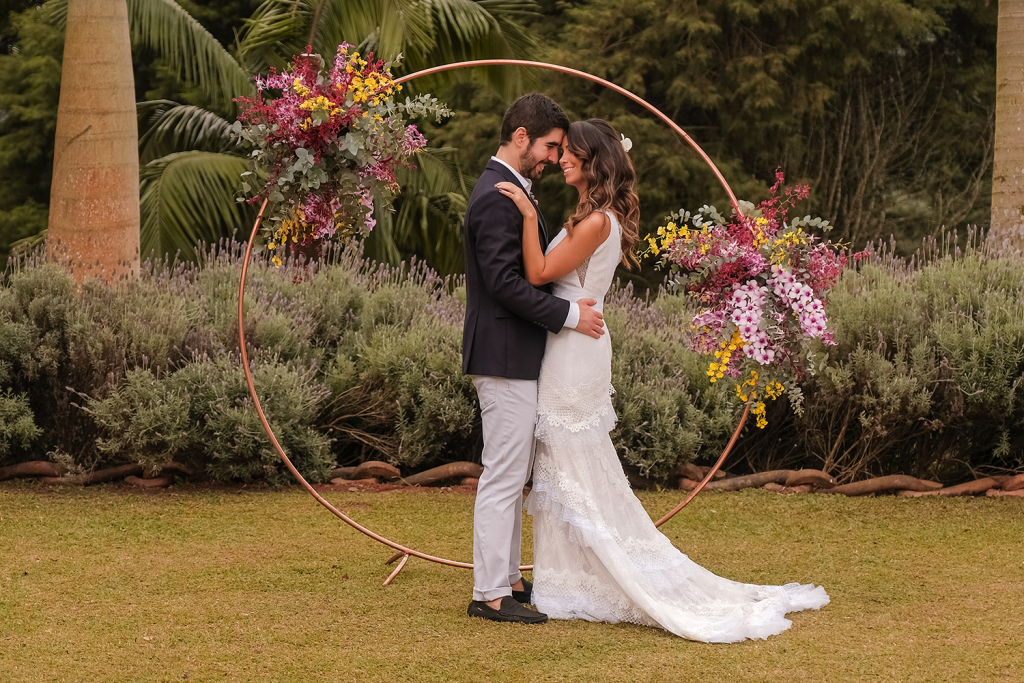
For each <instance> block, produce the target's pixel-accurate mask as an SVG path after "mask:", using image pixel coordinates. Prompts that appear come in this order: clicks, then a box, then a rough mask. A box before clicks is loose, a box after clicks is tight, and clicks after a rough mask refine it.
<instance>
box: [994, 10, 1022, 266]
mask: <svg viewBox="0 0 1024 683" xmlns="http://www.w3.org/2000/svg"><path fill="white" fill-rule="evenodd" d="M995 148H996V149H995V159H994V161H993V167H992V229H991V232H990V233H989V244H990V246H991V247H992V248H993V250H994V251H995V252H996V253H1001V254H1012V253H1017V254H1021V253H1024V0H999V32H998V35H997V38H996V134H995Z"/></svg>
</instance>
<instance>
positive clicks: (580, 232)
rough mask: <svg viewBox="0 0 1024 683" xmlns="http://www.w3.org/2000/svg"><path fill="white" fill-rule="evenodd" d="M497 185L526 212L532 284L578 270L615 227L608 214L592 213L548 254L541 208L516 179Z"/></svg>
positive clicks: (527, 260) (528, 276)
mask: <svg viewBox="0 0 1024 683" xmlns="http://www.w3.org/2000/svg"><path fill="white" fill-rule="evenodd" d="M495 187H497V188H498V190H499V191H501V193H502V194H504V195H505V196H506V197H510V198H511V199H512V200H513V201H514V202H515V203H516V206H517V207H519V211H520V212H521V213H522V214H523V262H524V264H525V266H526V279H527V280H528V281H529V282H530V284H532V285H544V284H547V283H548V282H554V281H555V280H557V279H558V278H560V277H562V276H563V275H566V274H567V273H571V272H572V271H574V270H576V269H577V268H578V267H579V266H580V264H581V263H583V262H584V261H586V260H587V259H588V258H589V257H590V255H591V254H593V253H594V251H595V250H596V249H597V248H598V247H599V246H601V243H602V242H604V241H605V240H606V239H607V238H608V231H609V230H611V222H610V221H609V220H608V216H606V215H605V214H603V213H592V214H591V215H589V216H587V217H586V218H584V219H583V220H582V221H580V222H579V223H578V224H577V225H576V227H575V229H574V230H573V231H572V234H571V235H566V236H565V239H563V240H562V241H561V242H559V243H558V245H556V246H555V248H554V249H552V250H551V253H550V254H548V255H547V256H545V255H544V251H543V250H542V249H541V248H540V238H539V237H538V234H537V232H538V230H539V228H538V227H537V208H536V207H535V206H534V205H533V202H532V201H531V200H530V198H529V196H527V194H526V192H524V191H523V189H522V188H521V187H519V186H518V185H516V184H514V183H498V184H497V185H495Z"/></svg>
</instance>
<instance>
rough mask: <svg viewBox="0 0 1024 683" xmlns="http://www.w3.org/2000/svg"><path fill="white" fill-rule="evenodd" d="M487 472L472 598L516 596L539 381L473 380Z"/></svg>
mask: <svg viewBox="0 0 1024 683" xmlns="http://www.w3.org/2000/svg"><path fill="white" fill-rule="evenodd" d="M473 384H474V386H476V393H477V396H478V397H479V399H480V415H481V418H482V421H483V432H484V452H483V466H484V472H483V474H482V475H481V476H480V483H479V484H478V485H477V492H476V508H475V509H474V511H473V599H474V600H483V601H491V600H496V599H498V598H500V597H503V596H506V595H512V587H511V586H512V584H513V583H515V582H516V581H518V580H519V579H520V578H522V574H520V573H519V564H520V560H521V552H522V529H523V487H524V486H526V482H527V481H529V479H530V471H531V470H532V469H533V454H534V440H533V431H534V424H535V421H536V418H537V381H536V380H525V379H508V378H505V377H481V376H474V377H473Z"/></svg>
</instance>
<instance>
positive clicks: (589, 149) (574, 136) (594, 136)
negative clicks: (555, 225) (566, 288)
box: [565, 119, 640, 269]
mask: <svg viewBox="0 0 1024 683" xmlns="http://www.w3.org/2000/svg"><path fill="white" fill-rule="evenodd" d="M566 146H567V147H568V149H569V151H570V152H572V153H573V154H574V155H576V157H578V158H579V160H580V163H581V167H580V171H581V172H582V173H583V177H584V178H586V180H587V191H586V192H584V193H583V194H581V195H580V201H579V204H577V205H576V213H574V214H573V215H571V216H569V220H568V221H566V223H565V231H566V232H568V233H570V234H571V233H572V231H573V228H575V227H576V226H577V225H578V224H579V223H580V222H581V221H582V220H584V219H585V218H586V217H587V216H589V215H590V214H592V213H594V212H595V211H601V212H604V211H607V210H609V209H611V210H612V211H613V212H614V213H615V216H616V217H617V218H618V219H619V224H620V225H621V226H622V235H621V239H620V243H621V246H622V257H621V258H622V263H623V264H625V265H626V267H627V268H630V269H632V267H633V266H639V265H640V261H639V260H638V259H637V257H636V254H635V253H634V251H633V248H634V246H635V245H636V241H637V239H638V238H639V236H640V198H639V197H637V196H636V190H635V188H636V170H634V168H633V162H632V161H630V159H629V155H628V154H626V150H625V149H623V148H622V143H621V140H620V138H619V134H618V133H617V132H615V129H614V128H612V127H611V125H610V124H609V123H608V122H607V121H604V120H602V119H587V120H586V121H576V122H575V123H573V124H570V126H569V133H568V137H567V144H566Z"/></svg>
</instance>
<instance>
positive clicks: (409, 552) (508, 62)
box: [238, 59, 750, 585]
mask: <svg viewBox="0 0 1024 683" xmlns="http://www.w3.org/2000/svg"><path fill="white" fill-rule="evenodd" d="M477 66H529V67H537V68H541V69H548V70H551V71H558V72H561V73H564V74H569V75H571V76H578V77H580V78H583V79H586V80H589V81H593V82H594V83H599V84H601V85H603V86H604V87H606V88H609V89H611V90H614V91H615V92H617V93H619V94H620V95H623V96H624V97H627V98H629V99H630V100H632V101H634V102H636V103H637V104H639V105H641V106H642V107H644V108H645V109H647V110H648V111H650V112H651V113H652V114H654V115H655V116H657V117H658V118H659V119H661V120H662V121H663V122H664V123H665V124H666V125H668V127H669V128H671V129H672V130H674V131H675V132H676V133H677V134H678V135H679V136H680V137H681V138H683V140H685V141H686V142H687V144H689V145H690V147H692V148H693V149H694V150H695V151H696V152H697V154H699V155H700V157H701V159H703V160H704V162H705V163H706V164H707V165H708V167H710V168H711V170H712V171H713V172H714V174H715V177H716V178H718V182H719V183H721V185H722V187H723V188H724V189H725V191H726V193H727V194H728V196H729V202H730V203H731V204H732V207H733V209H734V210H735V211H736V212H737V213H741V211H740V206H739V202H737V201H736V195H735V194H733V191H732V188H731V187H729V183H727V182H726V180H725V177H723V176H722V173H721V171H719V170H718V167H717V166H715V163H714V162H713V161H711V158H710V157H709V156H708V155H707V153H705V152H704V150H703V149H701V148H700V145H698V144H697V143H696V142H695V141H694V140H693V138H691V137H690V136H689V135H687V133H686V131H684V130H683V129H682V128H680V127H679V125H678V124H676V122H675V121H673V120H672V119H671V118H669V117H668V116H666V115H665V114H663V113H662V112H661V111H660V110H658V109H657V108H656V107H655V106H653V105H652V104H650V103H648V102H646V101H645V100H643V99H642V98H640V97H639V96H637V95H635V94H633V93H631V92H630V91H628V90H626V89H625V88H622V87H620V86H618V85H615V84H614V83H612V82H610V81H606V80H605V79H603V78H600V77H598V76H594V75H593V74H588V73H586V72H585V71H579V70H578V69H570V68H569V67H566V66H560V65H558V64H547V63H545V62H531V61H527V60H523V59H479V60H472V61H468V62H457V63H454V64H443V65H441V66H435V67H432V68H430V69H424V70H422V71H417V72H416V73H412V74H408V75H406V76H402V77H400V78H396V79H395V83H405V82H407V81H411V80H413V79H414V78H419V77H420V76H428V75H430V74H435V73H440V72H443V71H451V70H453V69H462V68H466V67H477ZM266 208H267V200H264V201H263V205H262V206H261V207H260V212H259V214H258V215H257V216H256V222H255V223H254V224H253V226H252V232H251V233H250V235H249V242H248V244H247V245H246V249H245V257H244V259H243V261H242V275H241V278H240V282H239V285H238V342H239V350H240V353H241V360H242V369H243V370H244V372H245V383H246V385H247V386H248V387H249V395H250V396H251V397H252V401H253V405H254V406H255V407H256V412H257V413H258V414H259V418H260V423H261V424H262V425H263V429H264V430H265V431H266V432H267V436H268V437H269V438H270V442H271V444H273V446H274V450H276V451H277V454H278V455H279V456H280V458H281V460H282V461H283V462H284V464H285V467H287V468H288V471H290V472H291V473H292V476H294V477H295V479H296V480H297V481H298V482H299V484H301V485H302V487H303V488H305V489H306V491H307V492H309V494H310V495H311V496H313V498H315V499H316V501H317V502H318V503H320V504H321V505H323V506H324V507H325V508H327V509H328V510H329V511H330V512H331V513H332V514H334V516H336V517H337V518H338V519H340V520H341V521H343V522H345V523H346V524H348V525H349V526H351V527H352V528H354V529H356V530H357V531H360V532H362V533H364V534H366V535H367V536H369V537H370V538H372V539H373V540H375V541H377V542H379V543H383V544H384V545H386V546H388V547H390V548H392V549H394V550H395V551H397V552H396V554H395V555H394V556H393V557H392V558H391V559H390V560H388V562H387V563H388V564H391V563H392V562H394V561H395V560H397V559H399V558H401V559H402V561H401V563H399V565H398V566H397V567H396V568H395V570H394V571H393V572H392V573H391V576H389V577H388V578H387V580H386V581H385V582H384V585H387V584H389V583H390V582H391V580H392V579H393V578H394V577H395V576H396V575H397V574H398V572H399V571H401V570H402V568H403V567H404V566H405V563H406V562H407V561H408V559H409V557H410V556H412V557H419V558H421V559H424V560H429V561H431V562H437V563H439V564H446V565H448V566H451V567H462V568H465V569H472V568H473V565H472V564H470V563H468V562H458V561H456V560H448V559H445V558H443V557H435V556H433V555H428V554H426V553H423V552H420V551H418V550H415V549H413V548H407V547H406V546H403V545H401V544H400V543H396V542H395V541H392V540H390V539H387V538H384V537H383V536H381V535H379V534H376V533H374V532H373V531H371V530H370V529H367V528H366V527H364V526H362V525H361V524H359V523H358V522H356V521H355V520H353V519H352V518H350V517H349V516H348V515H346V514H345V513H344V512H342V511H341V510H339V509H338V508H336V507H334V506H333V505H331V503H330V502H328V501H327V500H326V499H325V498H324V497H323V496H321V495H320V494H319V493H318V492H317V491H316V489H314V488H313V486H312V485H311V484H310V483H309V482H308V481H306V479H305V477H303V476H302V474H300V473H299V471H298V470H297V469H296V468H295V465H294V464H292V461H291V459H289V458H288V455H287V454H286V453H285V452H284V449H283V448H282V447H281V444H280V443H279V442H278V440H277V436H275V435H274V430H273V429H271V427H270V422H268V421H267V416H266V414H265V413H264V412H263V406H262V404H261V403H260V399H259V396H257V394H256V386H255V385H254V384H253V379H252V370H251V369H250V367H249V354H248V352H247V350H246V340H245V320H244V317H243V314H244V309H243V302H244V300H245V280H246V274H247V273H248V270H249V260H250V259H251V258H252V247H253V240H254V239H255V237H256V233H257V231H258V230H259V227H260V223H261V222H262V221H263V212H264V211H265V210H266ZM749 413H750V406H749V405H747V406H746V408H745V409H744V411H743V415H742V416H741V417H740V422H739V424H738V425H737V426H736V430H735V432H733V435H732V438H731V439H730V440H729V444H728V445H727V446H726V447H725V450H724V451H722V454H721V456H719V458H718V461H717V462H716V463H715V465H714V466H713V467H712V468H711V469H710V470H709V471H708V473H707V474H706V475H705V477H704V479H703V480H702V481H701V482H700V484H699V485H698V486H697V487H696V488H694V489H693V491H691V492H690V494H689V496H687V497H686V499H685V500H683V502H682V503H680V504H679V505H677V506H676V507H675V508H674V509H673V510H672V511H671V512H669V513H668V514H666V515H665V516H664V517H662V518H661V519H660V520H658V521H657V522H656V523H655V526H659V527H660V526H661V525H662V524H664V523H665V522H667V521H668V520H670V519H671V518H672V517H673V516H674V515H675V514H676V513H677V512H679V511H680V510H682V509H683V508H684V507H685V506H686V505H687V504H688V503H689V502H690V501H691V500H693V498H694V496H696V495H697V494H698V493H699V492H700V490H701V489H702V488H704V486H705V485H706V484H707V483H708V482H709V481H711V478H712V477H713V476H714V475H715V472H717V471H718V469H719V468H720V467H721V466H722V463H723V462H724V461H725V458H726V456H727V455H728V454H729V451H731V450H732V447H733V445H734V444H735V443H736V439H737V438H738V437H739V434H740V430H742V429H743V425H744V423H745V422H746V420H747V415H748V414H749ZM532 568H533V566H532V565H524V566H523V567H522V569H523V570H528V569H532Z"/></svg>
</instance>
